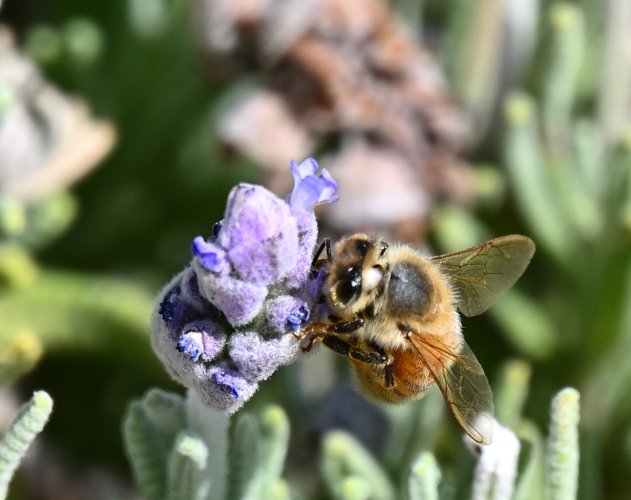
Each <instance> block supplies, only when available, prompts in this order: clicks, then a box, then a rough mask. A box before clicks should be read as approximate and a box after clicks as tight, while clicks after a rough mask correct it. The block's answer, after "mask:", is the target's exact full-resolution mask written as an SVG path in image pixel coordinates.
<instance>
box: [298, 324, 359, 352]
mask: <svg viewBox="0 0 631 500" xmlns="http://www.w3.org/2000/svg"><path fill="white" fill-rule="evenodd" d="M362 326H364V320H363V318H356V319H354V320H352V321H345V322H338V323H320V322H318V323H311V324H309V325H307V326H306V327H305V328H303V329H302V330H300V331H299V332H296V333H294V337H296V339H297V340H303V339H304V338H306V337H309V339H308V340H307V344H306V345H305V346H303V347H302V348H301V349H302V351H303V352H309V351H310V350H311V349H313V346H314V345H315V343H316V342H317V341H318V340H323V339H324V338H326V337H329V336H330V337H335V335H334V334H349V333H353V332H356V331H357V330H359V329H360V328H361V327H362ZM332 349H333V348H332ZM333 350H335V349H333Z"/></svg>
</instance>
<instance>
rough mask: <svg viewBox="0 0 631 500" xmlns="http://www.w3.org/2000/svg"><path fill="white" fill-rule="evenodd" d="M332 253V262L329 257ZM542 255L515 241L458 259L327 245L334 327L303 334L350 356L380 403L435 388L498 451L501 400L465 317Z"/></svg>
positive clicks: (358, 242) (352, 243)
mask: <svg viewBox="0 0 631 500" xmlns="http://www.w3.org/2000/svg"><path fill="white" fill-rule="evenodd" d="M323 250H326V259H320V256H321V254H322V252H323ZM534 252H535V245H534V243H533V242H532V240H531V239H530V238H527V237H526V236H521V235H510V236H502V237H500V238H496V239H493V240H490V241H487V242H485V243H482V244H480V245H477V246H474V247H471V248H468V249H466V250H461V251H458V252H453V253H448V254H444V255H438V256H435V257H425V256H424V255H422V254H421V253H420V252H419V251H418V250H416V249H414V248H412V247H410V246H408V245H403V244H396V245H392V246H390V245H388V244H387V243H386V242H384V241H379V240H378V239H374V238H370V237H369V236H367V235H365V234H354V235H352V236H347V237H345V238H343V239H342V240H340V241H339V242H338V243H337V244H336V245H335V246H334V247H333V249H332V251H331V246H330V243H329V242H328V240H327V241H325V242H324V243H323V244H322V245H321V247H320V248H319V250H318V252H317V253H316V256H315V258H314V272H322V271H319V270H320V269H323V270H324V271H323V272H324V277H323V284H322V288H321V290H322V291H321V293H322V300H323V301H324V302H326V304H327V305H328V308H329V309H330V313H331V314H329V315H328V321H320V322H313V323H310V324H308V325H307V326H306V327H304V329H303V330H302V331H301V332H300V333H299V335H298V336H299V338H301V339H305V343H304V344H303V350H304V351H309V350H311V348H312V347H313V345H314V344H315V343H316V342H317V341H321V342H322V343H323V344H324V345H326V346H327V347H329V348H330V349H332V350H333V351H335V352H338V353H340V354H342V355H345V356H348V358H349V359H350V361H351V363H352V364H353V366H354V368H355V371H356V374H357V379H358V382H359V385H360V388H361V389H362V390H363V391H364V392H365V393H366V394H367V395H368V396H369V397H372V398H374V399H376V400H379V401H386V402H390V403H402V402H405V401H408V400H412V399H419V398H420V397H422V396H423V395H424V394H425V392H426V391H427V390H428V389H430V388H431V387H432V386H433V385H434V384H437V385H438V387H439V388H440V390H441V391H442V393H443V396H444V398H445V400H446V401H447V404H448V406H449V408H450V410H451V412H452V413H453V415H454V416H455V418H456V420H457V421H458V423H459V424H460V425H461V427H462V428H463V429H464V431H465V432H466V433H467V434H468V435H469V436H471V438H472V439H473V440H474V441H476V442H478V443H481V444H489V443H490V442H491V438H492V428H493V395H492V393H491V388H490V386H489V382H488V380H487V378H486V375H485V374H484V370H483V369H482V367H481V366H480V363H479V362H478V360H477V359H476V357H475V355H474V354H473V352H472V351H471V349H470V348H469V346H468V345H467V343H466V342H465V340H464V337H463V335H462V329H461V325H460V316H459V314H458V311H460V312H461V313H462V314H463V315H465V316H476V315H478V314H481V313H483V312H484V311H486V310H487V309H488V308H489V307H490V306H491V304H492V303H493V301H494V300H495V298H496V297H497V296H498V295H499V294H500V293H502V292H503V291H505V290H506V289H508V288H509V287H511V286H512V285H513V284H514V283H515V281H517V279H518V278H519V277H520V276H521V274H522V273H523V272H524V270H525V269H526V267H527V266H528V263H529V262H530V259H531V258H532V256H533V254H534Z"/></svg>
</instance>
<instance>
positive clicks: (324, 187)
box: [289, 158, 339, 211]
mask: <svg viewBox="0 0 631 500" xmlns="http://www.w3.org/2000/svg"><path fill="white" fill-rule="evenodd" d="M317 170H318V163H317V162H316V161H315V160H314V159H313V158H307V159H306V160H305V161H303V162H302V163H299V164H296V162H295V161H292V162H291V173H292V174H293V176H294V190H293V191H292V193H291V195H290V196H289V204H290V205H291V207H292V208H293V209H300V210H304V211H313V209H314V207H315V206H316V205H319V204H322V203H332V202H334V201H337V200H338V198H339V197H338V196H336V195H335V193H336V192H337V182H335V181H334V180H333V177H331V174H329V171H328V170H327V169H326V168H323V169H322V173H321V175H319V176H318V175H316V171H317Z"/></svg>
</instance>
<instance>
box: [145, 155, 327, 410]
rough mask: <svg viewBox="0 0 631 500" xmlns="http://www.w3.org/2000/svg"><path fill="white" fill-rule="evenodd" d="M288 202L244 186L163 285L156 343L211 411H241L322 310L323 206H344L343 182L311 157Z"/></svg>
mask: <svg viewBox="0 0 631 500" xmlns="http://www.w3.org/2000/svg"><path fill="white" fill-rule="evenodd" d="M291 170H292V173H293V175H294V181H295V186H294V189H293V191H292V193H291V194H290V195H289V196H288V197H287V200H282V199H280V198H278V197H277V196H275V195H274V194H273V193H271V192H270V191H268V190H267V189H265V188H263V187H261V186H256V185H251V184H239V185H238V186H236V187H235V188H234V189H233V190H232V191H231V193H230V195H229V197H228V203H227V207H226V212H225V214H224V218H223V220H222V221H221V222H220V223H216V224H215V225H214V226H213V230H212V234H211V235H210V236H209V237H208V238H204V237H202V236H197V237H196V238H195V239H194V240H193V244H192V247H191V253H192V262H191V265H190V266H187V268H186V269H185V270H184V271H182V272H181V273H180V274H178V275H177V276H176V277H175V278H174V279H173V280H171V282H170V283H169V284H168V285H167V286H166V287H165V288H164V290H163V291H162V293H161V294H160V296H159V297H158V300H157V302H156V307H155V309H154V314H153V323H152V336H151V339H152V345H153V348H154V350H155V352H156V354H157V355H158V357H159V358H160V359H161V360H162V362H163V363H164V365H165V367H166V369H167V371H168V372H169V374H170V375H171V376H172V377H173V378H174V379H175V380H177V381H178V382H180V383H182V384H183V385H185V386H187V387H191V388H193V389H194V390H196V391H197V392H198V394H199V395H200V397H201V398H202V400H203V401H204V402H205V403H206V404H208V405H209V406H211V407H213V408H215V409H218V410H221V411H225V412H227V413H233V412H234V411H236V410H237V409H238V408H239V407H240V406H241V405H242V404H243V403H244V402H245V401H247V400H248V399H249V398H250V397H252V395H253V394H254V393H255V391H256V389H257V388H258V384H259V382H261V381H262V380H265V379H266V378H268V377H269V376H270V375H271V374H272V373H274V371H275V370H276V369H277V368H278V367H279V366H281V365H285V364H288V363H290V362H292V361H293V360H294V359H295V357H296V356H297V355H298V353H299V351H300V349H299V345H298V342H297V341H296V339H295V338H294V336H293V333H295V332H296V331H298V330H299V329H300V327H301V326H302V325H304V324H305V323H306V322H307V321H308V320H309V317H310V315H311V313H312V310H313V308H314V306H315V299H316V296H317V290H318V288H319V286H320V284H321V276H317V277H315V278H313V277H310V276H309V274H310V273H309V271H310V263H311V259H312V255H313V250H314V246H315V244H316V240H317V222H316V219H315V215H314V213H313V209H314V207H315V206H316V205H318V204H322V203H329V202H332V201H335V200H337V196H336V195H335V192H336V191H337V183H336V182H335V181H334V180H333V179H332V178H331V176H330V175H329V173H328V172H327V171H326V170H322V172H321V173H320V175H318V174H317V171H318V164H317V163H316V161H315V160H313V159H312V158H309V159H307V160H305V161H303V162H302V163H299V164H296V163H295V162H292V163H291Z"/></svg>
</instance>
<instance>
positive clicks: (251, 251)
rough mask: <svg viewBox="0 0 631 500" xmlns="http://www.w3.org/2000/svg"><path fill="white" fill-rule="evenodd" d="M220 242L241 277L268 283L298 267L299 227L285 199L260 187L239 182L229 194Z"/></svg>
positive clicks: (250, 280) (263, 283) (264, 283)
mask: <svg viewBox="0 0 631 500" xmlns="http://www.w3.org/2000/svg"><path fill="white" fill-rule="evenodd" d="M218 242H219V244H220V245H221V246H222V247H223V248H224V249H225V250H226V252H227V254H228V259H229V260H230V262H231V263H232V267H233V269H234V270H235V271H236V272H237V274H238V275H239V277H240V278H241V279H243V280H244V281H247V282H250V283H253V284H256V285H267V284H270V283H274V282H277V281H279V280H280V279H282V278H284V277H285V275H286V274H287V272H288V271H289V270H291V269H292V268H293V267H294V266H295V264H296V258H297V257H296V253H297V248H298V229H297V227H296V220H295V219H294V217H292V215H291V211H290V210H289V207H288V205H287V204H286V203H285V202H284V201H283V200H281V199H280V198H278V197H277V196H276V195H274V194H273V193H271V192H270V191H268V190H267V189H265V188H263V187H261V186H253V185H249V184H240V185H239V186H237V187H235V188H234V189H233V190H232V192H231V193H230V197H229V199H228V207H227V209H226V215H225V218H224V223H223V226H222V228H221V231H220V233H219V236H218Z"/></svg>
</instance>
